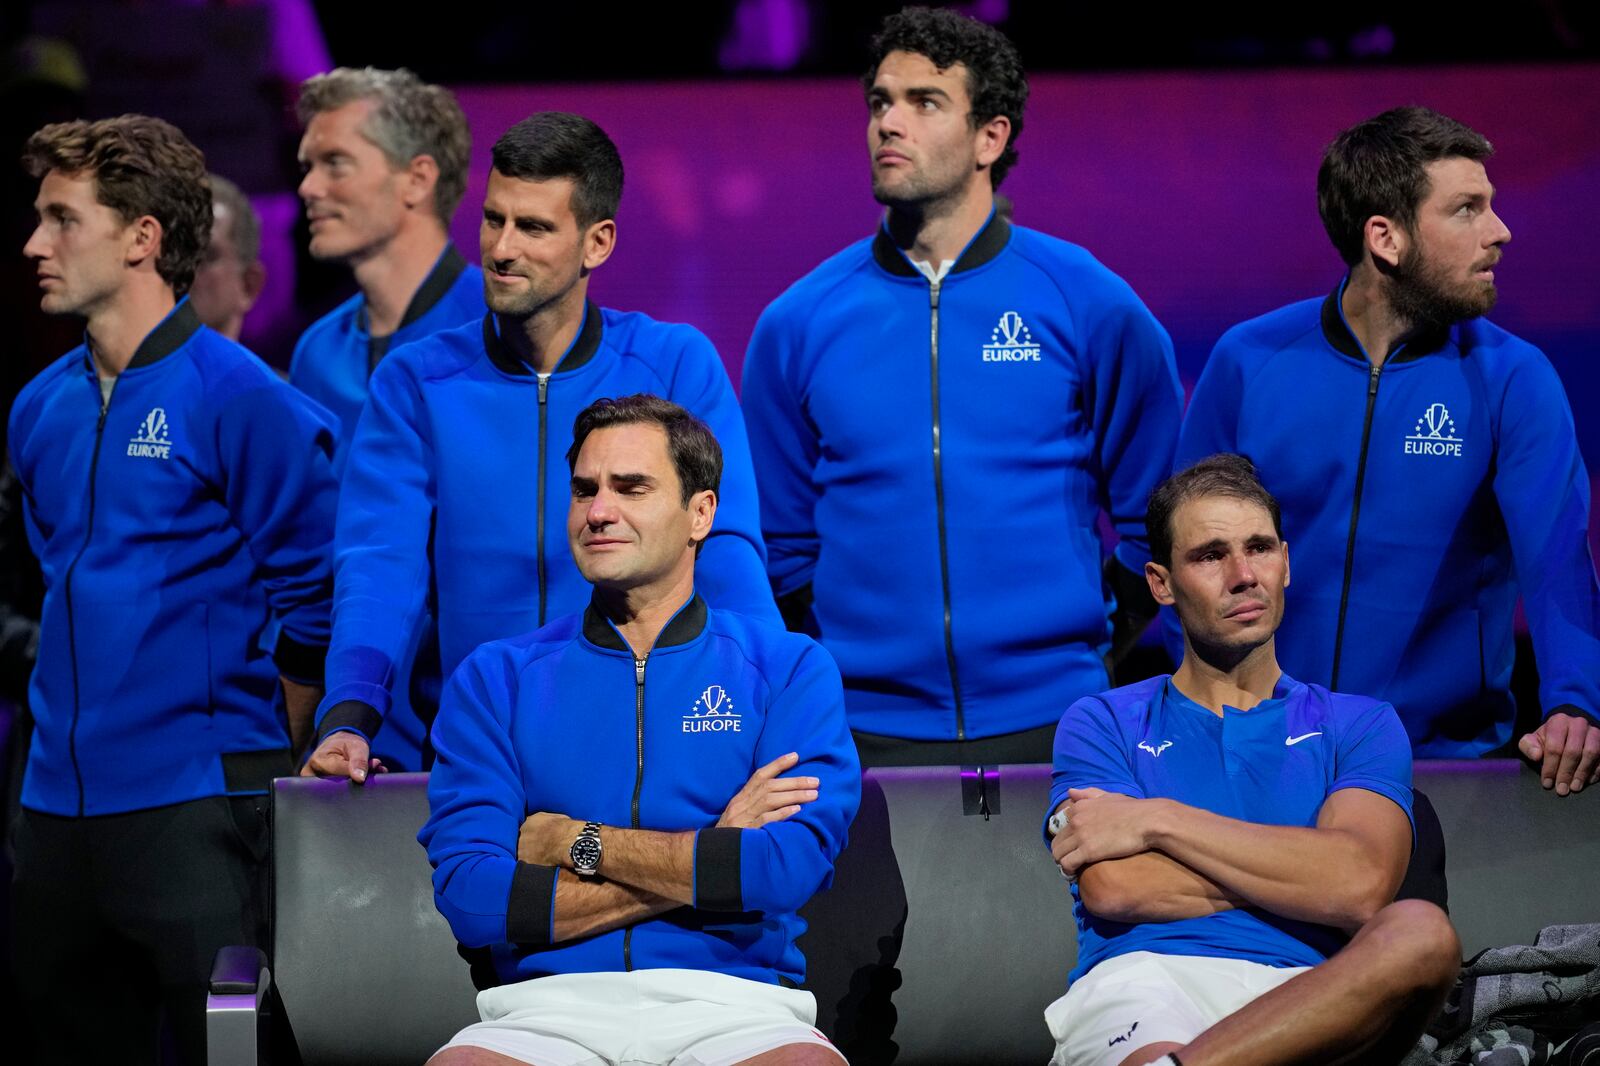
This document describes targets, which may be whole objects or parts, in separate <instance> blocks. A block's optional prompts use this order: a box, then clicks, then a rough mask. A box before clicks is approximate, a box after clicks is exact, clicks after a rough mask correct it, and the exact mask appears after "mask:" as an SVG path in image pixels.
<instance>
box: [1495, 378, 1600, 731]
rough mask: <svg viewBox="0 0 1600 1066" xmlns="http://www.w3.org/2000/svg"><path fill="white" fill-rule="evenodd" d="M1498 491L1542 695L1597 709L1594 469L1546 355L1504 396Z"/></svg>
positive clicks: (1571, 706) (1551, 705)
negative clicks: (1581, 446)
mask: <svg viewBox="0 0 1600 1066" xmlns="http://www.w3.org/2000/svg"><path fill="white" fill-rule="evenodd" d="M1497 443H1498V450H1497V451H1496V453H1495V477H1494V492H1495V498H1496V499H1497V500H1498V501H1499V503H1500V513H1501V514H1502V515H1503V516H1504V518H1505V523H1506V533H1507V535H1508V537H1509V539H1510V541H1511V552H1512V556H1513V557H1514V559H1515V560H1516V567H1517V581H1518V584H1519V585H1520V586H1521V591H1522V602H1523V608H1524V609H1525V610H1526V611H1527V615H1528V630H1529V632H1530V633H1531V634H1532V636H1533V651H1534V658H1535V659H1536V660H1537V661H1538V664H1539V705H1540V707H1541V708H1542V709H1543V711H1544V714H1545V715H1546V716H1548V715H1550V714H1552V713H1553V712H1555V711H1559V710H1563V709H1565V710H1566V711H1567V712H1568V713H1571V712H1572V711H1573V710H1577V711H1581V712H1584V713H1585V714H1588V715H1590V716H1591V717H1593V716H1597V715H1600V583H1597V581H1596V578H1595V566H1594V557H1593V555H1592V554H1591V553H1590V547H1589V475H1588V472H1587V471H1586V470H1585V469H1584V466H1583V456H1582V454H1581V453H1580V452H1579V451H1578V438H1577V434H1576V432H1575V430H1574V428H1573V423H1572V408H1571V407H1570V406H1569V405H1568V403H1567V396H1566V392H1565V391H1564V390H1563V389H1562V387H1561V380H1560V378H1558V377H1557V376H1556V372H1555V369H1554V368H1553V367H1551V366H1550V364H1549V362H1548V361H1547V360H1545V359H1544V358H1543V356H1540V357H1539V358H1537V359H1529V360H1527V361H1525V362H1523V363H1522V364H1521V365H1519V366H1518V367H1517V368H1516V369H1515V370H1514V371H1513V372H1512V374H1511V376H1510V377H1509V378H1508V379H1507V381H1506V384H1505V392H1504V395H1503V397H1502V400H1501V410H1500V418H1499V439H1498V442H1497Z"/></svg>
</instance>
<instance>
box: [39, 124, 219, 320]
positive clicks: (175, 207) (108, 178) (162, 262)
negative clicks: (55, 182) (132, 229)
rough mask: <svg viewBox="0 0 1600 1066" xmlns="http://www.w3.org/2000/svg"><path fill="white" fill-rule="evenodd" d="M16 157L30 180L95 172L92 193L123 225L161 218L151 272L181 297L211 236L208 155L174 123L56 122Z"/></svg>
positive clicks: (41, 132) (42, 130)
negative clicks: (158, 247)
mask: <svg viewBox="0 0 1600 1066" xmlns="http://www.w3.org/2000/svg"><path fill="white" fill-rule="evenodd" d="M22 163H23V165H24V166H25V167H27V168H28V173H29V174H31V175H32V176H33V177H35V178H43V177H44V176H45V175H46V174H48V173H50V172H51V171H52V170H58V171H60V172H61V173H62V174H65V175H68V176H70V177H77V176H79V175H89V176H91V177H93V178H94V185H95V198H96V199H97V200H99V202H100V203H102V204H104V205H105V206H107V207H109V208H111V209H112V210H113V211H115V212H116V213H117V214H118V215H119V216H121V218H122V220H123V222H124V223H129V222H132V221H134V220H135V219H138V218H143V217H144V216H145V215H149V216H151V217H152V218H154V219H155V220H156V221H157V222H159V223H161V253H160V255H158V256H157V257H156V273H158V274H160V275H161V280H162V281H165V282H166V283H167V284H168V285H170V286H172V290H173V292H175V293H177V294H178V295H180V296H181V295H183V294H184V293H186V292H188V291H189V286H190V285H191V284H193V283H194V271H195V267H197V266H198V265H199V264H200V258H201V256H203V255H204V254H205V250H206V245H208V244H209V243H210V242H211V183H210V181H208V180H207V178H206V158H205V156H204V155H202V154H201V153H200V149H198V148H196V147H195V146H194V145H193V144H191V143H189V138H187V137H185V136H184V135H183V134H182V133H181V132H180V131H179V130H178V128H177V127H176V126H174V125H172V124H171V123H170V122H165V121H163V120H161V119H159V118H151V117H150V116H148V115H119V116H118V117H116V118H105V119H100V120H99V121H98V122H86V121H84V120H82V119H78V120H76V121H73V122H54V123H51V124H50V125H48V126H46V127H44V128H43V129H41V130H40V131H39V132H37V133H35V134H34V135H33V136H32V137H29V138H28V143H27V145H26V146H25V147H24V148H23V150H22Z"/></svg>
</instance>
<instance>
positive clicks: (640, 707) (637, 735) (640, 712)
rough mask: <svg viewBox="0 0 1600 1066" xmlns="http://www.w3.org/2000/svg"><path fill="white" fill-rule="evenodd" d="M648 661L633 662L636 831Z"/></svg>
mask: <svg viewBox="0 0 1600 1066" xmlns="http://www.w3.org/2000/svg"><path fill="white" fill-rule="evenodd" d="M647 659H649V655H646V656H645V658H644V659H635V660H633V728H634V734H633V750H634V752H635V758H636V759H637V762H636V763H635V767H634V771H633V818H632V821H631V822H630V823H629V824H630V825H631V826H632V827H633V828H634V829H638V828H639V793H640V792H641V791H642V790H643V789H644V665H645V662H646V660H647ZM622 968H623V970H625V971H628V972H632V970H633V926H631V925H630V926H628V928H627V929H625V930H623V933H622Z"/></svg>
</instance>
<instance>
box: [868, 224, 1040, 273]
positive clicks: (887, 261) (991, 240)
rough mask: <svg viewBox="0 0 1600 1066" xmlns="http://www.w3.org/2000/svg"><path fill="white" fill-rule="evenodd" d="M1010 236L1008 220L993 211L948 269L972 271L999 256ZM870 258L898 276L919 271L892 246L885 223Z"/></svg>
mask: <svg viewBox="0 0 1600 1066" xmlns="http://www.w3.org/2000/svg"><path fill="white" fill-rule="evenodd" d="M1010 239H1011V223H1009V222H1007V221H1006V220H1005V219H1003V218H1001V217H1000V212H998V211H996V212H994V213H993V214H992V215H990V216H989V221H988V222H987V223H985V224H984V227H983V229H981V230H979V231H978V235H977V236H976V237H974V238H972V241H971V242H970V243H969V244H968V245H967V247H966V250H965V251H963V252H962V253H961V258H959V259H957V260H956V262H955V265H954V266H952V267H951V268H950V273H951V274H960V273H961V272H963V271H966V270H973V269H976V268H977V267H981V266H983V264H985V263H987V262H988V261H989V260H991V259H993V258H994V257H995V256H997V255H999V254H1000V252H1001V250H1002V249H1004V248H1005V246H1006V241H1008V240H1010ZM872 258H873V259H875V260H877V262H878V265H879V266H881V267H883V269H885V270H887V271H888V272H889V273H891V274H893V275H895V276H896V277H900V278H920V277H922V273H921V272H920V271H919V270H917V268H916V267H914V266H912V265H911V261H910V260H909V259H907V258H906V256H905V254H904V253H903V252H901V251H900V249H899V248H898V247H896V246H895V243H894V241H893V240H892V239H891V238H890V236H889V229H888V226H887V225H884V226H879V227H878V235H877V236H876V237H874V238H873V239H872Z"/></svg>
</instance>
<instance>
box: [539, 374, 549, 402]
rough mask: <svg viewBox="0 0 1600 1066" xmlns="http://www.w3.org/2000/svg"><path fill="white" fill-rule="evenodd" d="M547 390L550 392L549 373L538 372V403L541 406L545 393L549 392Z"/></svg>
mask: <svg viewBox="0 0 1600 1066" xmlns="http://www.w3.org/2000/svg"><path fill="white" fill-rule="evenodd" d="M549 392H550V375H549V374H540V375H539V403H540V405H541V406H543V404H544V402H545V397H546V395H548V394H549Z"/></svg>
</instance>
